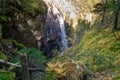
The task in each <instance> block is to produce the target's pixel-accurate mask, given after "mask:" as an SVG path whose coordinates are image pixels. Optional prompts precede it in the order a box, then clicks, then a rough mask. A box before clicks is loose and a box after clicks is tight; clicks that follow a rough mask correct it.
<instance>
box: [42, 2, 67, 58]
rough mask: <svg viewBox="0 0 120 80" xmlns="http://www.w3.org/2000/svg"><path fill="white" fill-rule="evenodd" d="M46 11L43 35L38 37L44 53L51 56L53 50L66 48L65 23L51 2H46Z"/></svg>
mask: <svg viewBox="0 0 120 80" xmlns="http://www.w3.org/2000/svg"><path fill="white" fill-rule="evenodd" d="M47 6H48V13H47V18H46V24H45V28H44V32H43V36H42V38H41V39H40V42H41V44H40V45H41V48H42V50H43V51H44V53H45V55H46V56H48V57H51V56H52V55H53V52H54V50H58V51H64V50H65V49H67V48H68V43H67V39H66V30H65V23H64V19H63V17H62V14H61V12H60V10H58V8H57V7H56V6H55V5H53V4H48V5H47Z"/></svg>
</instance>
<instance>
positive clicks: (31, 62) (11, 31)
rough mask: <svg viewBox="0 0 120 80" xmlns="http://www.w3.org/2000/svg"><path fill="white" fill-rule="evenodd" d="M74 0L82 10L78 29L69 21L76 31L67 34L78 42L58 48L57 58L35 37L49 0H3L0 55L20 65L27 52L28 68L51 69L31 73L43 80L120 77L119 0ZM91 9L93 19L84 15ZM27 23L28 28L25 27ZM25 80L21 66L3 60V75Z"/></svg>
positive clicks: (0, 72)
mask: <svg viewBox="0 0 120 80" xmlns="http://www.w3.org/2000/svg"><path fill="white" fill-rule="evenodd" d="M71 3H72V5H75V7H76V9H77V10H76V14H77V15H78V16H77V18H76V19H77V20H78V21H77V22H78V24H77V25H76V29H75V30H74V29H73V28H72V25H71V24H72V23H71V21H70V22H69V23H70V24H68V25H69V27H70V26H71V27H70V28H68V31H71V32H73V33H69V32H67V33H69V35H72V37H75V38H76V39H73V38H70V36H68V41H69V39H70V42H69V44H72V45H73V44H74V45H73V46H71V47H70V48H68V49H67V50H66V51H64V52H62V53H61V52H59V51H56V50H55V51H53V53H54V57H53V58H52V59H47V58H46V57H45V56H44V53H43V52H42V51H40V50H39V47H37V46H36V45H35V44H37V43H36V41H37V40H35V41H34V40H33V39H36V37H35V36H33V37H32V38H31V36H32V35H33V34H34V31H35V30H36V29H39V30H40V32H41V33H42V32H43V27H41V26H44V24H45V20H44V18H45V17H46V16H45V15H46V14H47V6H46V5H45V3H44V1H43V0H0V60H4V61H9V62H11V63H13V64H17V65H19V64H21V60H20V57H21V56H22V55H24V53H26V54H27V58H28V66H29V67H31V68H40V69H42V70H46V73H45V74H44V73H39V72H36V73H34V72H31V75H30V76H31V79H33V80H34V79H35V80H37V79H39V78H38V77H40V79H41V80H120V16H119V15H120V1H119V0H84V1H83V0H73V1H72V2H71ZM87 13H92V14H93V16H94V19H93V20H92V21H91V22H88V21H87V20H85V19H84V18H82V17H81V14H82V15H83V16H84V15H86V14H87ZM38 15H40V18H41V22H38V23H39V25H40V26H39V25H38V24H37V27H35V26H32V28H31V27H28V25H29V24H28V22H29V21H31V23H32V21H34V19H36V16H38ZM66 22H67V21H66ZM31 23H30V24H31ZM36 23H37V22H36ZM36 23H32V25H33V24H36ZM73 23H74V22H73ZM21 25H24V27H22V28H21ZM24 28H25V30H27V31H26V32H22V29H23V31H25V30H24ZM19 29H21V32H20V30H19ZM18 35H19V36H18ZM23 36H24V37H23ZM23 38H27V39H28V40H26V39H23ZM28 41H29V42H28ZM32 41H34V42H35V43H33V42H32ZM21 79H22V75H21V69H19V68H17V67H13V66H9V65H2V64H0V80H21Z"/></svg>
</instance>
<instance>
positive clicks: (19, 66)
mask: <svg viewBox="0 0 120 80" xmlns="http://www.w3.org/2000/svg"><path fill="white" fill-rule="evenodd" d="M0 65H6V66H14V67H17V68H22V66H21V65H18V64H14V63H11V62H7V61H5V60H2V59H0ZM28 69H29V71H39V72H45V70H43V69H40V68H28Z"/></svg>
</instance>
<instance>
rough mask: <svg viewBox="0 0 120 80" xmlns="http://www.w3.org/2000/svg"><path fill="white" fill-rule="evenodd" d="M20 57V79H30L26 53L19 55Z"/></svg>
mask: <svg viewBox="0 0 120 80" xmlns="http://www.w3.org/2000/svg"><path fill="white" fill-rule="evenodd" d="M20 59H21V65H22V80H30V75H29V70H28V62H27V56H26V54H22V55H20Z"/></svg>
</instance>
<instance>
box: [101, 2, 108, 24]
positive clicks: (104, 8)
mask: <svg viewBox="0 0 120 80" xmlns="http://www.w3.org/2000/svg"><path fill="white" fill-rule="evenodd" d="M102 2H103V3H104V7H103V16H102V20H101V24H103V22H104V18H105V14H106V5H107V0H106V1H104V0H102Z"/></svg>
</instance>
